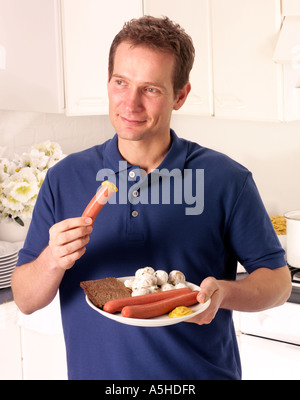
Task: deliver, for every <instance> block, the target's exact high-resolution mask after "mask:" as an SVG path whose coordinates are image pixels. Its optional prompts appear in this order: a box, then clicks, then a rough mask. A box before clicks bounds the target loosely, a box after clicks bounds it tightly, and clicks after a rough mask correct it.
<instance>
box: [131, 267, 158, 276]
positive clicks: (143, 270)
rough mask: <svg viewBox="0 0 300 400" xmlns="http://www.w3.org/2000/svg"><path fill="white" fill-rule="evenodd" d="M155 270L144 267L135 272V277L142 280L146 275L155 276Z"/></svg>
mask: <svg viewBox="0 0 300 400" xmlns="http://www.w3.org/2000/svg"><path fill="white" fill-rule="evenodd" d="M154 272H155V271H154V269H153V268H152V267H144V268H139V269H138V270H137V271H136V272H135V277H136V278H140V277H142V276H143V275H144V274H150V275H153V274H154Z"/></svg>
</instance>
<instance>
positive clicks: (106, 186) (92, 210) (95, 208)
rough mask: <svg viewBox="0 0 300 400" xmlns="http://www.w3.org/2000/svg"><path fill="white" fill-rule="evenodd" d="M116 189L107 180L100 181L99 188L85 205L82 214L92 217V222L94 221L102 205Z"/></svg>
mask: <svg viewBox="0 0 300 400" xmlns="http://www.w3.org/2000/svg"><path fill="white" fill-rule="evenodd" d="M117 191H118V189H117V187H116V186H115V185H114V184H113V183H111V182H109V181H104V182H102V185H101V188H100V189H99V190H98V192H97V193H96V194H95V196H94V197H93V198H92V200H91V201H90V202H89V204H88V205H87V207H86V209H85V210H84V212H83V214H82V216H83V217H90V218H92V220H93V222H94V221H95V219H96V217H97V215H98V214H99V212H100V211H101V210H102V207H103V206H104V205H105V204H106V203H107V202H108V200H109V199H110V198H111V196H112V195H113V194H114V193H116V192H117Z"/></svg>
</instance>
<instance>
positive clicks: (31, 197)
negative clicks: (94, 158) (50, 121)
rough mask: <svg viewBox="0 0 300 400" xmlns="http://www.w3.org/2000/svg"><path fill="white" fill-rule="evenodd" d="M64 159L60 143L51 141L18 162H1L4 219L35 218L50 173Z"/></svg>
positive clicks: (0, 197)
mask: <svg viewBox="0 0 300 400" xmlns="http://www.w3.org/2000/svg"><path fill="white" fill-rule="evenodd" d="M64 157H65V156H64V154H63V152H62V150H61V148H60V146H59V145H58V144H57V143H52V142H50V141H47V142H44V143H41V144H38V145H35V146H32V147H31V149H30V150H29V152H28V153H23V154H22V156H18V155H15V158H14V160H8V159H5V158H2V159H0V218H1V219H8V218H10V219H11V218H14V219H16V220H17V221H18V222H19V223H20V222H21V221H22V220H24V219H27V218H31V215H32V211H33V208H34V205H35V202H36V199H37V196H38V192H39V190H40V187H41V185H42V183H43V181H44V179H45V176H46V173H47V170H48V169H49V168H50V167H51V166H53V165H54V164H56V163H57V162H58V161H60V160H61V159H62V158H64Z"/></svg>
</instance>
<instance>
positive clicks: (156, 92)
mask: <svg viewBox="0 0 300 400" xmlns="http://www.w3.org/2000/svg"><path fill="white" fill-rule="evenodd" d="M146 91H147V92H148V93H151V94H158V90H157V89H155V88H147V89H146Z"/></svg>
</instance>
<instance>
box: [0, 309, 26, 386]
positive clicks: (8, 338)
mask: <svg viewBox="0 0 300 400" xmlns="http://www.w3.org/2000/svg"><path fill="white" fill-rule="evenodd" d="M17 313H18V309H17V307H16V305H15V303H14V302H9V303H5V304H1V305H0V380H20V379H22V351H21V334H20V328H19V326H18V324H17V315H18V314H17Z"/></svg>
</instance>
